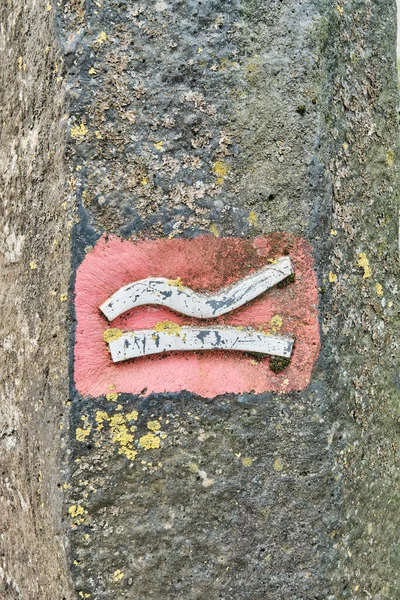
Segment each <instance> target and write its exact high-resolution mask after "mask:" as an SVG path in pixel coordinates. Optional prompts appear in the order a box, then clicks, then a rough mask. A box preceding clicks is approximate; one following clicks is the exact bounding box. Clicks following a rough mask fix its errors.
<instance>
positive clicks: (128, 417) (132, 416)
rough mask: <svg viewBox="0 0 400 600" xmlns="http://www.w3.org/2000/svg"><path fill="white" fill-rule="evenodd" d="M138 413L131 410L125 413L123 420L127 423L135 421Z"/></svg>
mask: <svg viewBox="0 0 400 600" xmlns="http://www.w3.org/2000/svg"><path fill="white" fill-rule="evenodd" d="M138 416H139V413H138V411H137V410H132V412H130V413H126V415H125V418H126V420H127V421H137V420H138Z"/></svg>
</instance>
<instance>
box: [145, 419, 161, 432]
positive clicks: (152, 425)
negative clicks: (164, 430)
mask: <svg viewBox="0 0 400 600" xmlns="http://www.w3.org/2000/svg"><path fill="white" fill-rule="evenodd" d="M147 429H150V431H158V430H159V429H161V423H160V422H159V421H149V422H148V423H147Z"/></svg>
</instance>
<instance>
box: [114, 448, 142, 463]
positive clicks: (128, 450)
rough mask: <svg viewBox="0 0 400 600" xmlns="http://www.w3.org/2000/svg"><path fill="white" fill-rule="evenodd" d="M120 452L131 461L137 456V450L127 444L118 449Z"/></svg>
mask: <svg viewBox="0 0 400 600" xmlns="http://www.w3.org/2000/svg"><path fill="white" fill-rule="evenodd" d="M118 454H123V455H124V456H126V458H127V459H128V460H130V461H132V462H133V461H134V460H135V458H136V456H137V451H136V450H132V448H127V447H126V446H121V448H120V449H119V450H118Z"/></svg>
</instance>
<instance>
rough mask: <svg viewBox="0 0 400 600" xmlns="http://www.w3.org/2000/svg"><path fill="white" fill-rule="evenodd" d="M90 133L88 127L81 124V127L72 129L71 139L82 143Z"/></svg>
mask: <svg viewBox="0 0 400 600" xmlns="http://www.w3.org/2000/svg"><path fill="white" fill-rule="evenodd" d="M88 131H89V130H88V128H87V127H86V125H85V123H81V124H80V125H75V126H74V127H72V129H71V137H72V138H73V139H74V140H80V141H82V140H83V139H84V138H85V137H86V136H87V134H88Z"/></svg>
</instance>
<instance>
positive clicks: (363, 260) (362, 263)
mask: <svg viewBox="0 0 400 600" xmlns="http://www.w3.org/2000/svg"><path fill="white" fill-rule="evenodd" d="M358 266H359V267H361V268H362V269H364V276H363V279H367V277H371V275H372V272H371V268H370V266H369V261H368V258H367V255H366V254H365V252H361V253H360V255H359V260H358Z"/></svg>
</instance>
